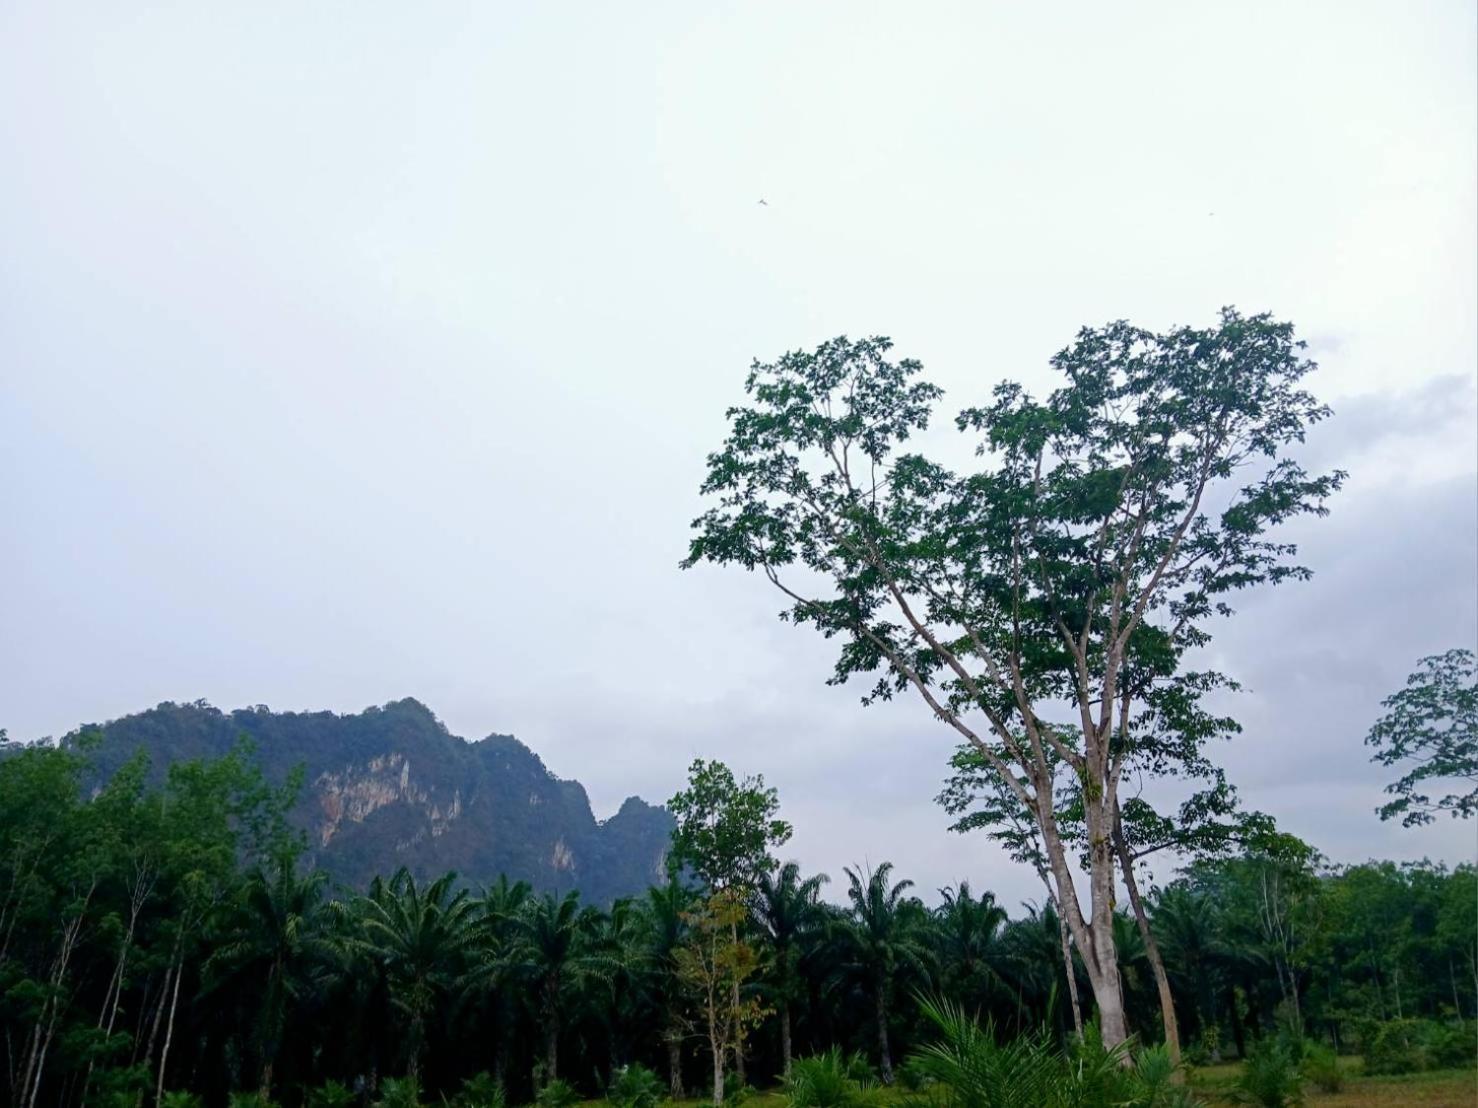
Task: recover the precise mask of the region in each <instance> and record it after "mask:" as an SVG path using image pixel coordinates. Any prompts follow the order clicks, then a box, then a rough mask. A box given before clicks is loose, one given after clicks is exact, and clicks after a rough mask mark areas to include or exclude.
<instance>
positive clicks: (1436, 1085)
mask: <svg viewBox="0 0 1478 1108" xmlns="http://www.w3.org/2000/svg"><path fill="white" fill-rule="evenodd" d="M1340 1064H1341V1066H1342V1067H1343V1069H1344V1070H1345V1075H1346V1077H1345V1087H1344V1088H1343V1089H1342V1090H1341V1091H1339V1092H1337V1093H1321V1092H1319V1090H1317V1089H1315V1088H1313V1087H1312V1086H1306V1091H1305V1096H1306V1101H1305V1103H1307V1104H1312V1105H1337V1106H1339V1108H1376V1106H1378V1105H1401V1106H1403V1108H1405V1106H1408V1105H1410V1106H1414V1108H1475V1106H1478V1070H1471V1069H1467V1070H1439V1071H1436V1072H1433V1073H1414V1074H1408V1075H1406V1076H1404V1077H1365V1076H1363V1075H1362V1074H1361V1072H1360V1061H1359V1059H1357V1058H1344V1059H1341V1060H1340ZM1241 1068H1242V1067H1241V1065H1240V1064H1239V1063H1230V1064H1227V1065H1221V1066H1203V1067H1200V1068H1198V1069H1196V1070H1194V1071H1193V1072H1192V1074H1191V1087H1192V1088H1193V1089H1195V1091H1196V1093H1197V1095H1199V1096H1200V1097H1201V1099H1202V1100H1204V1101H1205V1102H1206V1103H1207V1104H1208V1105H1213V1106H1220V1105H1225V1104H1230V1103H1232V1102H1231V1100H1230V1099H1229V1098H1228V1097H1227V1096H1226V1093H1227V1092H1229V1091H1230V1089H1231V1087H1232V1086H1233V1085H1234V1084H1235V1083H1236V1080H1237V1075H1238V1074H1239V1073H1240V1072H1241ZM878 1099H879V1101H880V1104H881V1108H894V1106H895V1105H896V1106H897V1108H904V1105H905V1104H906V1103H907V1101H908V1094H907V1093H905V1092H904V1091H903V1090H901V1089H898V1088H896V1087H895V1088H892V1089H885V1090H880V1091H879V1094H878ZM668 1103H669V1104H673V1105H674V1108H709V1106H710V1102H709V1101H708V1100H706V1099H704V1100H682V1101H676V1102H668ZM788 1105H789V1102H788V1101H787V1100H786V1098H785V1097H784V1096H783V1095H781V1094H780V1093H779V1092H777V1091H774V1090H770V1091H766V1092H761V1093H755V1094H754V1095H753V1096H751V1097H750V1098H749V1099H748V1100H746V1101H745V1102H744V1108H788ZM588 1108H606V1102H605V1101H595V1102H593V1103H592V1104H591V1105H590V1106H588Z"/></svg>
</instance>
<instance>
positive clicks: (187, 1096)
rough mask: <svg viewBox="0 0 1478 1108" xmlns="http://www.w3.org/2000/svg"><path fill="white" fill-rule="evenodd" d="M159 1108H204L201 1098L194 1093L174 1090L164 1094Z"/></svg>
mask: <svg viewBox="0 0 1478 1108" xmlns="http://www.w3.org/2000/svg"><path fill="white" fill-rule="evenodd" d="M159 1108H202V1105H201V1100H200V1098H199V1097H198V1096H196V1095H195V1094H194V1093H187V1092H184V1091H182V1090H179V1089H174V1090H171V1091H169V1092H167V1093H165V1094H164V1096H163V1098H162V1099H161V1100H160V1101H159Z"/></svg>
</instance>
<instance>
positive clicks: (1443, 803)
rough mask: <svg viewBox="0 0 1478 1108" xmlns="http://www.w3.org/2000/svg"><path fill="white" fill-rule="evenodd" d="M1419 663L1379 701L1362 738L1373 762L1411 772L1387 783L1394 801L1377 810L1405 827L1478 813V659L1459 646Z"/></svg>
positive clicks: (1383, 816)
mask: <svg viewBox="0 0 1478 1108" xmlns="http://www.w3.org/2000/svg"><path fill="white" fill-rule="evenodd" d="M1420 664H1421V668H1420V669H1419V670H1417V672H1415V673H1413V674H1412V675H1411V676H1410V677H1408V678H1407V679H1406V687H1405V688H1404V689H1402V690H1401V691H1400V692H1397V693H1393V694H1392V695H1390V696H1388V697H1386V699H1385V700H1383V701H1381V706H1382V707H1383V708H1385V709H1386V714H1385V715H1383V716H1382V717H1381V718H1380V719H1379V720H1377V721H1376V724H1375V726H1374V727H1372V728H1371V729H1370V734H1368V735H1367V736H1366V737H1365V742H1366V745H1367V746H1371V747H1374V748H1375V753H1374V754H1373V755H1371V759H1372V761H1375V762H1378V763H1379V764H1380V765H1383V766H1400V767H1404V768H1405V769H1406V772H1405V773H1404V774H1402V775H1401V777H1399V778H1398V779H1397V780H1396V781H1394V782H1393V783H1392V784H1390V785H1388V786H1387V787H1386V792H1387V793H1389V794H1391V795H1392V796H1393V797H1394V798H1395V799H1393V800H1391V801H1389V802H1388V803H1386V804H1384V805H1382V806H1381V807H1380V808H1378V809H1377V811H1378V812H1379V813H1380V818H1381V819H1394V818H1395V817H1397V816H1400V817H1401V823H1402V825H1403V826H1405V827H1416V826H1420V825H1422V824H1427V823H1431V822H1432V821H1433V819H1435V818H1436V817H1437V816H1438V815H1443V814H1446V815H1451V816H1453V817H1454V818H1457V819H1467V818H1469V817H1470V816H1472V815H1473V814H1474V813H1478V658H1475V657H1474V654H1473V651H1471V650H1462V649H1458V650H1449V651H1448V652H1447V653H1445V654H1435V655H1433V656H1431V657H1429V658H1423V659H1422V660H1421V663H1420ZM1433 786H1436V787H1438V788H1439V789H1441V790H1442V791H1441V792H1440V793H1433V792H1432V790H1433Z"/></svg>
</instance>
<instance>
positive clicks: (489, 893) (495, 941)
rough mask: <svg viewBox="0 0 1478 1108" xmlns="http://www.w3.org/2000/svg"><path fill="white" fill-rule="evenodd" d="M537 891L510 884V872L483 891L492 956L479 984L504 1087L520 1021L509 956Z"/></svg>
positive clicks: (487, 941)
mask: <svg viewBox="0 0 1478 1108" xmlns="http://www.w3.org/2000/svg"><path fill="white" fill-rule="evenodd" d="M533 891H534V890H533V886H531V885H530V884H529V883H528V882H527V881H509V880H508V875H507V874H506V873H505V874H500V875H499V876H498V880H497V881H496V882H495V883H494V884H492V885H489V886H488V887H487V888H486V889H484V890H483V894H482V902H481V904H480V909H481V912H482V918H481V920H480V929H481V931H482V939H483V942H484V944H485V945H486V950H487V955H488V956H487V957H486V958H485V959H484V961H483V970H484V972H483V978H482V980H481V981H480V982H478V985H480V986H481V988H482V989H483V991H484V992H485V994H486V1003H487V1009H488V1014H489V1017H490V1020H491V1023H492V1031H493V1037H494V1040H495V1044H496V1045H495V1046H494V1050H493V1077H494V1080H496V1081H497V1083H498V1084H499V1085H500V1086H502V1085H504V1084H506V1082H507V1079H508V1051H509V1045H510V1041H511V1039H512V1038H513V1029H514V1024H515V1022H516V1020H517V1011H516V1007H515V996H514V991H513V990H512V989H511V988H510V987H509V986H510V984H511V976H512V974H511V967H510V960H509V957H508V954H509V951H510V950H512V948H513V945H514V941H515V939H516V937H517V932H518V918H519V915H520V914H521V913H522V912H523V910H524V907H525V905H527V904H528V902H529V898H530V897H531V896H532V895H533Z"/></svg>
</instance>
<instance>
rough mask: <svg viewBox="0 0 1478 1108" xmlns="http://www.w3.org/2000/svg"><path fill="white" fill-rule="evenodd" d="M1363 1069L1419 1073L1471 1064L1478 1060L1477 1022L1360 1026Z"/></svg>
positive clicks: (1412, 1021) (1413, 1021)
mask: <svg viewBox="0 0 1478 1108" xmlns="http://www.w3.org/2000/svg"><path fill="white" fill-rule="evenodd" d="M1361 1039H1362V1042H1363V1045H1364V1050H1363V1054H1364V1056H1365V1072H1366V1073H1369V1074H1402V1073H1420V1072H1421V1071H1422V1070H1430V1069H1449V1068H1457V1067H1460V1066H1471V1065H1473V1064H1474V1062H1475V1060H1478V1023H1475V1022H1474V1021H1473V1020H1464V1021H1462V1022H1460V1023H1441V1022H1439V1021H1437V1020H1416V1019H1401V1020H1387V1021H1385V1022H1384V1023H1379V1024H1374V1025H1372V1026H1370V1027H1367V1028H1366V1029H1364V1031H1363V1032H1362V1034H1361Z"/></svg>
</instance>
